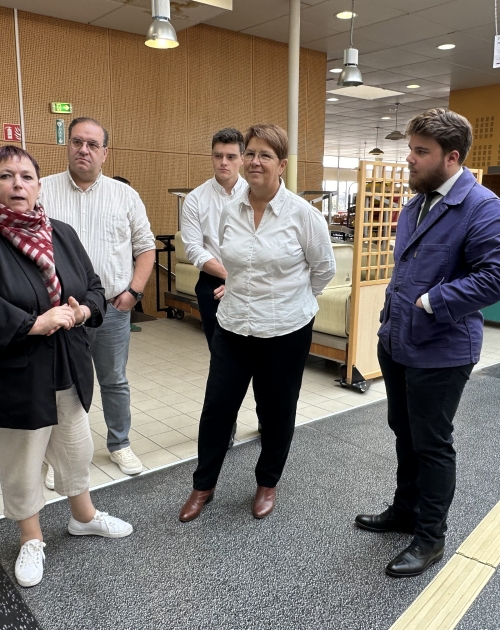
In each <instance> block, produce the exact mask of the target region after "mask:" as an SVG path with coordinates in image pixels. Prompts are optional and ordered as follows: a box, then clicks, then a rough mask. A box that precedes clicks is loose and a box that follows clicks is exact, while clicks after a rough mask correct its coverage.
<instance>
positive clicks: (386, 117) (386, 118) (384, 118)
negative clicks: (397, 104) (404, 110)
mask: <svg viewBox="0 0 500 630" xmlns="http://www.w3.org/2000/svg"><path fill="white" fill-rule="evenodd" d="M390 119H391V117H390V116H382V118H381V119H380V120H390Z"/></svg>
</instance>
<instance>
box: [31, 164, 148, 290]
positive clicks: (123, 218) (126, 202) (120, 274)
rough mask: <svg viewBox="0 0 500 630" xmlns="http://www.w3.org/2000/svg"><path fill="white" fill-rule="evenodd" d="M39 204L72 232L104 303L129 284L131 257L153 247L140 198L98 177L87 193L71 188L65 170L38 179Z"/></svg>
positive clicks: (71, 184)
mask: <svg viewBox="0 0 500 630" xmlns="http://www.w3.org/2000/svg"><path fill="white" fill-rule="evenodd" d="M41 202H42V205H43V207H44V209H45V212H46V213H47V215H48V216H49V217H52V218H53V219H59V221H64V222H65V223H69V225H71V226H72V227H73V228H74V229H75V230H76V233H77V234H78V236H79V237H80V240H81V242H82V243H83V246H84V247H85V249H86V250H87V253H88V255H89V258H90V260H91V261H92V264H93V266H94V270H95V272H96V273H97V274H98V275H99V277H100V278H101V282H102V286H103V287H104V289H105V291H106V299H108V300H109V299H111V298H114V297H116V296H117V295H119V294H120V293H122V292H123V291H125V290H126V289H128V287H129V286H130V282H131V281H132V277H133V275H134V264H133V258H132V257H135V258H137V256H140V254H143V253H144V252H147V251H149V250H151V249H155V239H154V236H153V233H152V232H151V227H150V224H149V220H148V217H147V214H146V208H145V207H144V204H143V203H142V201H141V198H140V197H139V194H138V193H137V192H136V191H135V190H134V189H133V188H131V187H130V186H128V185H127V184H123V183H122V182H119V181H116V180H115V179H111V178H110V177H106V176H105V175H103V174H102V173H101V174H100V175H99V177H98V178H97V179H96V181H95V182H94V183H93V184H92V186H90V187H89V188H87V190H82V189H81V188H80V187H79V186H77V185H76V184H75V182H74V181H73V179H72V177H71V175H70V173H69V170H68V171H65V172H64V173H57V174H56V175H50V176H49V177H43V178H42V193H41Z"/></svg>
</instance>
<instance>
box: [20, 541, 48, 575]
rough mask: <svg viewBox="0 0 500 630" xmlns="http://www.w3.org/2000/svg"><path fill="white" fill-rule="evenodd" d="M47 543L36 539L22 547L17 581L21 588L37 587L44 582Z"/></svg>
mask: <svg viewBox="0 0 500 630" xmlns="http://www.w3.org/2000/svg"><path fill="white" fill-rule="evenodd" d="M44 547H45V543H44V542H42V541H41V540H38V539H36V538H34V539H33V540H28V542H25V543H24V545H23V546H22V547H21V550H20V552H19V555H18V556H17V560H16V569H15V573H16V579H17V581H18V582H19V584H20V585H21V586H26V587H27V586H35V585H36V584H38V583H39V582H41V581H42V577H43V561H44V560H45V554H44V553H43V548H44Z"/></svg>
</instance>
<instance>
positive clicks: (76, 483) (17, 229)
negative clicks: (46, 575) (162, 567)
mask: <svg viewBox="0 0 500 630" xmlns="http://www.w3.org/2000/svg"><path fill="white" fill-rule="evenodd" d="M39 192H40V171H39V167H38V164H37V162H36V160H35V159H34V158H33V157H32V156H31V155H30V154H29V153H27V152H26V151H23V150H22V149H20V148H18V147H15V146H4V147H0V382H1V384H2V402H1V405H0V483H1V487H2V492H3V500H4V514H5V516H6V517H7V518H10V519H13V520H15V521H17V522H18V524H19V527H20V530H21V550H20V552H19V555H18V557H17V561H16V566H15V575H16V578H17V581H18V582H19V584H20V585H21V586H34V585H35V584H38V583H39V582H40V581H41V579H42V576H43V561H44V559H45V555H44V551H43V548H44V547H45V543H44V542H43V536H42V531H41V529H40V523H39V518H38V513H39V511H40V510H41V508H42V507H43V506H44V505H45V499H44V495H43V489H42V481H41V475H40V473H41V468H42V463H43V460H44V458H46V459H47V460H48V461H49V462H50V464H51V465H52V466H53V467H54V470H55V490H56V492H58V493H59V494H61V495H65V496H67V497H68V499H69V505H70V509H71V518H70V521H69V525H68V531H69V533H70V534H73V535H76V536H84V535H98V536H105V537H109V538H121V537H123V536H128V535H129V534H131V533H132V526H131V525H130V524H129V523H125V522H124V521H122V520H120V519H118V518H114V517H112V516H109V515H108V514H107V513H105V512H99V511H98V510H96V509H95V508H94V506H93V504H92V500H91V498H90V493H89V485H90V463H91V461H92V454H93V450H94V448H93V442H92V436H91V433H90V427H89V422H88V416H87V412H88V410H89V407H90V403H91V400H92V389H93V370H92V359H91V355H90V348H89V343H88V340H87V331H86V327H87V326H91V327H97V326H100V325H101V323H102V318H103V314H104V313H105V310H106V301H105V298H104V289H103V288H102V287H101V282H100V279H99V277H98V276H97V275H96V274H95V273H94V270H93V269H92V264H91V262H90V260H89V258H88V256H87V254H86V252H85V250H84V248H83V246H82V244H81V243H80V241H79V239H78V237H77V235H76V232H75V231H74V230H73V228H71V227H70V226H69V225H66V224H65V223H61V222H60V221H54V220H52V221H49V219H48V217H47V216H46V214H45V212H44V209H43V208H42V207H41V206H40V205H39V204H38V202H37V198H38V195H39Z"/></svg>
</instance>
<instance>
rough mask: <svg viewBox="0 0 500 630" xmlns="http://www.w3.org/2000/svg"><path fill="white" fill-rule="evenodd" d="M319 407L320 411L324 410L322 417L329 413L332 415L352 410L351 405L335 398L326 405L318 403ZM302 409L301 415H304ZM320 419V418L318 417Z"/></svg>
mask: <svg viewBox="0 0 500 630" xmlns="http://www.w3.org/2000/svg"><path fill="white" fill-rule="evenodd" d="M317 407H318V408H319V411H320V412H321V410H323V411H322V412H321V414H320V415H325V413H326V412H327V411H328V412H330V413H336V412H337V411H347V410H348V409H352V406H351V405H349V403H345V402H342V399H340V398H335V399H333V400H328V401H327V402H325V403H318V405H317ZM302 411H303V410H302V409H301V410H300V413H301V414H302ZM318 417H319V416H318Z"/></svg>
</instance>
